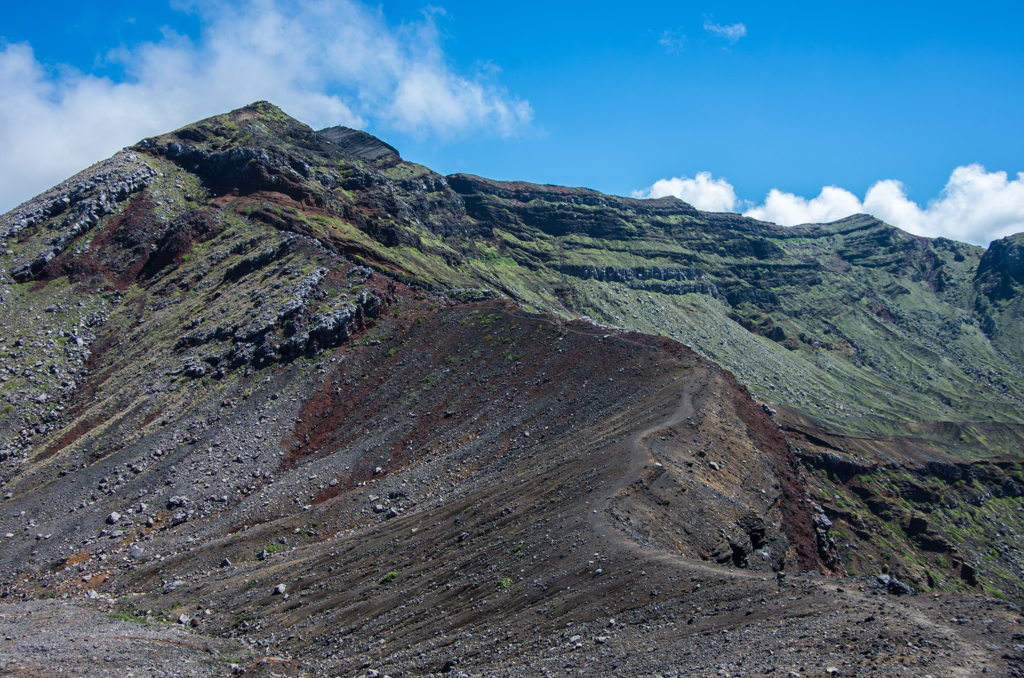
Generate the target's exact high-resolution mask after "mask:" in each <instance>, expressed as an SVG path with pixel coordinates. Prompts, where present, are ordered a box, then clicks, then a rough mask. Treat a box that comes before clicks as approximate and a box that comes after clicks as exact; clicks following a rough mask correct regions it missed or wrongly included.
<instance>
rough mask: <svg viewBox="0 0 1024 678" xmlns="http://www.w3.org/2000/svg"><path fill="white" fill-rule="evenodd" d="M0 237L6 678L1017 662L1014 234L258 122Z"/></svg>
mask: <svg viewBox="0 0 1024 678" xmlns="http://www.w3.org/2000/svg"><path fill="white" fill-rule="evenodd" d="M0 237H2V246H0V251H2V252H3V255H2V257H0V267H2V268H3V269H4V271H5V274H4V275H2V276H0V298H2V302H0V315H2V318H0V320H2V330H0V333H2V335H3V336H2V337H0V345H2V347H0V360H2V363H0V398H2V400H3V403H2V407H3V409H2V413H0V483H2V485H3V487H2V488H0V491H2V492H3V495H4V498H3V503H2V505H0V506H2V509H3V512H2V514H0V535H2V536H3V540H4V548H3V549H2V550H0V595H2V596H3V600H4V602H5V603H6V607H5V608H4V607H0V615H2V618H0V624H3V625H4V628H5V633H4V634H3V637H4V641H3V642H4V645H3V648H4V651H3V653H0V654H2V655H3V657H5V659H3V660H0V661H3V662H5V663H4V664H3V668H4V670H6V671H8V672H14V673H16V672H24V673H28V674H32V675H49V674H50V673H52V674H53V675H57V674H59V673H61V671H65V672H66V671H71V672H74V671H80V670H82V669H81V668H80V665H79V664H76V663H75V662H76V661H78V659H76V658H77V657H80V656H83V654H82V651H83V650H88V648H87V647H86V646H87V645H88V644H89V642H90V641H89V640H88V638H89V635H88V629H89V628H90V627H91V626H92V625H95V624H100V625H101V626H102V628H104V629H107V630H105V631H104V634H105V635H104V636H103V638H104V640H102V641H98V642H94V643H93V646H92V651H93V652H94V653H100V648H101V645H102V648H103V649H102V653H103V654H104V659H106V661H105V662H102V663H98V662H97V663H94V664H93V665H92V667H91V670H92V672H93V673H94V674H95V675H107V674H109V675H124V674H125V672H126V671H129V670H130V671H134V672H136V673H137V674H145V675H161V674H175V675H183V674H188V675H217V674H218V673H224V672H228V671H231V670H237V671H241V670H245V671H247V672H248V673H250V674H255V675H270V674H275V673H276V674H278V675H280V674H286V675H339V674H341V675H360V674H363V673H367V672H369V671H381V672H382V673H383V672H385V671H388V672H391V675H406V674H417V675H422V674H425V673H451V672H452V671H455V672H457V673H461V672H465V673H467V674H477V673H480V672H482V671H483V672H487V673H488V675H522V674H523V673H524V672H526V673H529V674H536V673H546V672H548V671H565V672H567V673H573V672H577V671H579V672H583V673H586V672H591V673H593V672H594V671H598V672H600V673H604V674H612V673H615V672H620V673H624V674H630V675H645V674H650V675H653V674H655V673H661V674H668V672H670V671H675V672H681V674H686V673H694V672H697V673H700V672H709V671H712V670H714V671H716V672H719V673H720V674H721V675H725V674H730V675H742V674H745V673H750V674H758V673H761V672H770V671H772V670H778V671H782V670H786V671H797V672H804V671H806V672H809V673H810V674H811V675H814V674H815V673H822V674H823V673H824V672H825V670H826V669H828V668H833V669H836V671H834V672H832V673H835V672H839V673H841V674H846V673H849V674H850V675H853V674H854V673H856V672H858V671H859V670H862V669H863V667H864V666H865V664H867V665H870V666H871V667H872V668H873V669H874V670H876V671H877V672H880V673H885V672H891V673H893V674H894V675H895V674H897V673H899V672H900V671H901V670H903V669H904V668H909V667H915V668H914V670H915V671H917V672H919V673H924V672H926V671H928V672H932V673H937V674H946V673H949V674H950V675H958V672H963V671H967V670H968V669H971V668H977V667H979V666H982V665H983V664H985V665H991V666H994V667H999V668H1000V669H1001V670H1007V671H1010V670H1017V668H1018V664H1017V662H1018V661H1019V660H1018V659H1017V657H1018V655H1019V653H1020V650H1022V649H1024V648H1019V649H1018V648H1015V647H1014V645H1015V642H1019V639H1017V638H1015V634H1016V635H1020V634H1019V633H1017V631H1016V626H1017V625H1018V623H1019V622H1020V615H1019V610H1018V608H1017V607H1016V606H1015V604H1013V603H1008V602H1001V601H1000V600H999V599H1000V598H1002V599H1004V600H1006V599H1008V598H1010V599H1016V598H1017V597H1018V596H1019V595H1020V591H1021V589H1020V585H1021V579H1022V577H1024V569H1022V567H1024V562H1022V561H1021V560H1020V556H1019V552H1018V550H1017V545H1016V535H1017V534H1018V532H1019V531H1021V530H1024V524H1021V519H1020V518H1019V516H1020V509H1021V503H1020V497H1021V494H1022V493H1024V475H1022V472H1021V468H1020V465H1019V459H1020V455H1019V449H1020V445H1021V440H1022V439H1024V422H1022V421H1021V420H1020V419H1021V417H1022V416H1024V415H1022V412H1024V410H1022V409H1021V407H1020V403H1021V401H1020V398H1021V395H1022V394H1021V383H1022V382H1021V381H1020V380H1019V379H1018V378H1017V377H1018V376H1019V374H1020V365H1021V364H1022V363H1021V360H1022V354H1021V349H1020V344H1019V336H1020V333H1019V331H1018V329H1017V328H1019V324H1020V322H1021V317H1022V309H1021V308H1020V299H1021V298H1022V297H1021V294H1020V287H1019V286H1020V285H1022V284H1024V279H1022V278H1021V275H1020V273H1021V272H1020V270H1018V269H1020V268H1021V267H1020V261H1021V256H1020V249H1021V247H1020V243H1019V237H1017V236H1014V237H1012V238H1008V239H1006V240H1004V241H999V242H997V243H994V244H993V245H992V247H991V248H990V249H989V250H987V251H985V250H981V249H979V248H974V247H971V246H968V245H964V244H961V243H954V242H951V241H943V240H928V239H924V238H916V237H913V236H909V235H907V234H904V233H902V232H900V231H898V230H896V229H893V228H892V227H889V226H887V225H885V224H882V223H881V222H878V221H876V220H873V219H871V218H868V217H855V218H851V219H847V220H844V221H842V222H837V223H835V224H828V225H820V226H807V227H800V228H794V229H787V228H781V227H778V226H775V225H772V224H766V223H762V222H755V221H752V220H749V219H744V218H742V217H738V216H736V215H723V214H708V213H702V212H699V211H697V210H695V209H693V208H692V207H691V206H689V205H687V204H686V203H683V202H681V201H678V200H674V199H667V200H655V201H642V200H632V199H626V198H618V197H614V196H605V195H602V194H599V193H596V192H593V191H588V190H585V189H569V188H562V187H555V186H536V185H532V184H524V183H505V182H493V181H488V180H485V179H481V178H479V177H473V176H469V175H455V176H450V177H442V176H439V175H437V174H435V173H433V172H431V171H430V170H428V169H426V168H424V167H421V166H418V165H415V164H413V163H409V162H407V161H404V160H402V159H401V157H400V155H399V153H398V151H397V150H396V149H394V148H392V147H390V146H388V145H387V144H384V143H383V142H381V141H380V140H377V139H375V138H374V137H372V136H370V135H367V134H365V133H363V132H359V131H357V130H349V129H347V128H330V129H328V130H322V131H320V132H315V131H313V130H311V129H310V128H308V127H306V126H305V125H302V124H301V123H299V122H297V121H295V120H293V119H291V118H289V117H288V116H286V115H285V114H284V113H282V112H281V111H280V110H279V109H277V108H275V107H273V106H271V105H269V104H266V103H257V104H253V105H252V106H249V107H246V108H243V109H239V110H237V111H233V112H231V113H229V114H225V115H222V116H217V117H215V118H211V119H208V120H204V121H200V122H198V123H195V124H193V125H189V126H187V127H185V128H182V129H181V130H177V131H176V132H173V133H170V134H167V135H163V136H160V137H156V138H153V139H146V140H144V141H142V142H140V143H139V144H137V145H136V146H135V147H133V148H131V149H127V150H125V151H122V152H121V153H119V154H117V155H116V156H114V157H113V158H111V159H110V160H108V161H105V162H103V163H99V164H98V165H96V166H94V167H92V168H90V169H88V170H86V171H85V172H83V173H81V174H79V175H77V176H76V177H73V178H72V179H70V180H68V181H67V182H65V183H64V184H61V185H59V186H57V187H55V188H54V189H51V190H50V191H48V192H47V193H45V194H43V195H42V196H39V197H38V198H36V199H34V200H32V201H29V202H28V203H26V204H24V205H22V206H20V207H19V208H17V209H16V210H13V211H12V212H10V213H8V214H7V215H4V216H3V217H2V219H0ZM581 318H583V319H581ZM636 330H640V331H636ZM657 335H661V336H657ZM708 358H711V359H713V360H714V361H715V362H712V361H711V360H709V359H708ZM716 363H717V364H716ZM723 368H725V369H723ZM778 572H788V573H789V577H788V578H781V579H777V578H776V573H778ZM796 572H803V573H813V574H805V575H801V576H800V577H799V578H794V575H795V573H796ZM821 575H829V576H831V577H842V576H844V575H845V576H849V577H854V579H852V580H851V581H849V582H843V581H841V580H840V581H838V588H837V580H835V579H825V578H823V577H822V576H821ZM876 576H882V577H886V578H889V577H891V578H892V579H891V580H888V579H887V580H885V581H883V580H880V579H876V578H875V577H876ZM909 591H914V592H918V593H920V592H928V593H929V595H928V597H927V599H926V598H925V597H924V596H915V597H914V598H912V599H909V598H906V597H896V594H902V593H906V592H909ZM975 592H977V593H983V594H986V595H987V596H989V598H975V597H974V596H973V594H974V593H975ZM879 596H881V597H879ZM935 596H938V597H935ZM4 609H6V610H7V612H4V611H3V610H4ZM954 611H955V620H953V621H951V619H954V618H953V614H954ZM111 613H114V614H115V615H116V616H115V617H113V618H112V617H106V616H103V615H106V614H111ZM809 615H813V617H809ZM964 619H967V621H963V620H964ZM971 619H974V620H975V621H973V622H972V621H971ZM982 620H984V621H982ZM161 622H166V623H167V625H165V624H162V623H161ZM118 624H121V625H129V626H131V625H134V626H131V628H132V629H133V631H132V632H130V633H128V632H124V633H121V634H120V635H118V634H119V633H120V632H118V631H117V628H118V627H117V625H118ZM33 625H35V626H33ZM182 626H184V629H181V628H180V627H182ZM57 627H65V628H69V629H73V631H72V632H69V633H68V634H65V636H66V637H58V638H55V639H54V641H53V642H52V643H48V642H42V645H40V643H39V642H37V640H36V637H35V634H37V633H39V632H40V629H42V631H44V632H47V633H49V632H50V631H52V629H55V628H57ZM175 627H178V628H175ZM126 628H127V627H126ZM185 629H187V630H188V632H187V633H186V631H185ZM851 629H856V631H851ZM183 634H184V635H183ZM197 634H198V635H197ZM108 636H109V639H108ZM203 637H205V638H209V639H210V641H209V642H208V643H207V644H205V645H203V644H202V643H201V642H199V640H197V639H201V638H203ZM117 638H123V639H124V640H122V641H119V640H117ZM214 639H215V642H214ZM161 644H166V645H167V646H173V647H174V648H175V650H174V651H173V652H170V651H169V652H168V653H165V654H161V653H159V652H158V653H157V657H156V659H155V660H154V661H149V662H148V663H141V664H138V665H133V664H132V662H133V661H135V659H134V657H135V655H134V654H133V652H136V651H137V649H136V650H132V648H148V647H157V646H160V645H161ZM40 647H42V648H43V649H40ZM807 653H811V654H813V655H814V656H815V659H814V660H813V661H812V660H810V659H809V658H808V656H806V655H807ZM48 657H49V658H50V659H52V661H47V658H48ZM108 657H109V658H108ZM93 661H94V662H95V660H93ZM169 661H173V662H176V663H178V665H179V666H180V667H183V668H181V670H180V671H179V672H178V673H175V671H174V670H173V668H172V667H173V664H169V663H168V662H169ZM230 664H235V665H237V669H232V668H231V667H230V666H229V665H230ZM75 667H79V668H75ZM97 667H99V668H97Z"/></svg>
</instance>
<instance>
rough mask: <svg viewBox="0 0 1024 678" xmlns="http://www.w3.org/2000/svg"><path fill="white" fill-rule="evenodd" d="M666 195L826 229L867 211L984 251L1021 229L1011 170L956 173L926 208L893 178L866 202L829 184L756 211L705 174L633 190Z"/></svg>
mask: <svg viewBox="0 0 1024 678" xmlns="http://www.w3.org/2000/svg"><path fill="white" fill-rule="evenodd" d="M666 195H674V196H676V197H678V198H681V199H683V200H686V201H687V202H689V203H691V204H692V205H694V206H695V207H697V208H698V209H702V210H706V211H736V210H739V209H741V208H742V207H746V210H745V211H744V212H743V213H744V215H746V216H748V217H753V218H755V219H761V220H763V221H771V222H774V223H777V224H780V225H782V226H796V225H798V224H815V223H827V222H830V221H836V220H838V219H842V218H844V217H848V216H851V215H853V214H863V213H866V214H871V215H873V216H875V217H877V218H878V219H881V220H882V221H885V222H886V223H889V224H892V225H893V226H896V227H898V228H901V229H903V230H904V231H907V232H908V233H913V234H915V235H923V236H927V237H929V238H937V237H945V238H951V239H953V240H960V241H962V242H969V243H974V244H976V245H981V246H988V244H989V243H990V242H991V241H993V240H996V239H998V238H1004V237H1006V236H1008V235H1012V234H1014V233H1020V232H1022V231H1024V172H1021V173H1018V174H1017V178H1016V179H1010V178H1009V177H1008V176H1007V173H1006V172H988V171H986V170H985V168H984V167H982V166H981V165H979V164H973V165H966V166H963V167H957V168H956V169H955V170H953V173H952V174H951V175H950V177H949V181H948V182H946V186H945V188H943V189H942V192H941V193H940V194H939V196H938V197H937V198H935V199H934V200H931V201H929V202H928V204H927V205H926V206H925V207H924V208H922V207H921V206H920V205H918V204H917V203H916V202H914V201H912V200H910V199H909V198H907V194H906V191H905V189H904V187H903V184H902V183H900V182H899V181H895V180H893V179H886V180H883V181H878V182H875V183H874V184H873V185H872V186H871V187H870V188H869V189H868V191H867V193H866V194H865V196H864V200H863V201H861V200H860V199H859V198H858V197H857V196H856V195H854V194H853V193H851V192H850V191H847V190H846V189H843V188H839V187H838V186H825V187H824V188H822V189H821V193H819V194H818V196H817V197H815V198H811V199H807V198H804V197H802V196H799V195H795V194H793V193H786V192H784V191H780V190H779V189H777V188H773V189H772V190H771V191H769V193H768V195H767V197H766V198H765V200H764V202H763V203H762V204H760V205H754V204H753V203H751V202H749V201H741V200H739V199H738V198H737V197H736V192H735V190H734V189H733V186H732V185H731V184H730V183H729V182H728V181H726V180H725V179H724V178H719V179H713V178H712V176H711V174H710V173H708V172H699V173H698V174H697V176H696V178H694V179H687V178H686V177H681V178H677V179H661V180H660V181H657V182H655V183H654V184H653V185H652V186H651V187H650V188H647V189H644V190H642V191H633V197H635V198H660V197H662V196H666Z"/></svg>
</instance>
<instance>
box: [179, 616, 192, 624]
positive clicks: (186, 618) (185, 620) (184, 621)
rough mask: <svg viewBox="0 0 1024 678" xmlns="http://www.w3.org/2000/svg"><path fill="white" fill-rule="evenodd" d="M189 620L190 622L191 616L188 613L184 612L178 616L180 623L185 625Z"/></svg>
mask: <svg viewBox="0 0 1024 678" xmlns="http://www.w3.org/2000/svg"><path fill="white" fill-rule="evenodd" d="M188 622H189V618H188V615H187V614H183V615H181V616H180V617H178V623H179V624H181V625H183V626H184V625H187V624H188Z"/></svg>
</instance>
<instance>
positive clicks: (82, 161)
mask: <svg viewBox="0 0 1024 678" xmlns="http://www.w3.org/2000/svg"><path fill="white" fill-rule="evenodd" d="M192 9H194V10H195V11H197V12H198V13H199V14H200V15H201V17H202V19H203V21H202V24H203V26H204V28H203V30H202V33H201V35H200V37H199V38H198V39H197V40H196V41H192V40H190V39H189V38H187V37H183V36H179V35H176V34H174V33H173V32H167V33H166V34H165V36H164V37H163V39H162V40H160V41H158V42H154V43H146V44H142V45H137V46H134V47H130V48H121V49H118V50H113V51H111V52H110V53H109V54H108V55H107V59H108V60H109V61H111V62H115V63H119V64H120V65H122V66H123V68H124V72H125V74H126V77H125V79H124V81H122V82H118V81H114V80H111V79H109V78H105V77H96V76H93V75H90V74H88V73H82V72H79V71H77V70H75V69H73V68H71V67H69V66H66V65H61V66H58V67H55V68H51V67H48V66H46V65H44V64H43V63H41V62H40V60H39V59H37V58H36V55H35V54H34V53H33V51H32V49H31V46H30V45H28V44H9V43H2V42H0V212H2V211H6V210H7V209H9V208H11V207H13V206H14V205H15V204H17V203H18V202H20V201H21V200H25V199H27V198H29V197H31V196H32V195H34V194H36V193H38V192H40V191H42V190H45V189H46V188H48V187H49V186H51V185H53V184H55V183H57V182H58V181H60V180H62V179H64V178H66V177H67V176H69V175H71V174H73V173H74V172H77V171H78V170H81V169H82V168H84V167H86V166H87V165H89V164H90V163H92V162H95V161H97V160H99V159H102V158H104V157H106V156H109V155H111V154H112V153H114V152H115V151H117V149H119V148H121V147H123V146H126V145H129V144H132V143H134V142H136V141H138V140H139V139H141V138H143V137H145V136H149V135H153V134H157V133H160V132H165V131H167V130H169V129H173V128H175V127H179V126H181V125H184V124H187V123H189V122H192V121H193V120H196V119H199V118H202V117H205V116H209V115H214V114H217V113H222V112H224V111H227V110H230V109H232V108H236V107H238V106H242V105H245V104H247V103H250V102H252V101H256V100H259V99H266V100H269V101H272V102H273V103H275V104H277V105H279V106H281V107H282V108H283V109H284V110H285V111H286V112H288V113H290V114H291V115H294V116H295V117H297V118H299V119H300V120H303V121H304V122H307V123H309V124H311V125H312V126H314V127H325V126H328V125H338V124H341V125H350V126H360V127H363V126H366V125H367V124H368V121H372V122H374V123H376V125H377V126H378V127H380V128H385V129H392V130H397V131H401V132H405V133H409V134H412V135H414V136H418V137H426V136H437V137H440V138H442V139H444V138H452V137H458V136H464V135H467V134H473V133H484V134H497V135H500V136H510V135H513V134H515V133H516V132H517V131H519V130H521V129H523V128H524V127H525V126H527V125H528V124H529V122H530V120H531V119H532V117H533V112H532V110H531V108H530V105H529V103H528V102H526V101H522V100H520V99H518V98H516V97H515V96H513V95H510V94H509V93H508V92H507V91H505V90H504V89H503V88H501V87H499V86H498V85H496V84H494V83H492V82H491V81H490V80H489V79H488V77H487V76H486V75H485V74H478V75H473V76H469V75H463V74H459V73H457V72H455V71H454V70H453V69H452V68H451V66H450V65H449V64H448V61H447V58H446V56H445V53H444V50H443V49H442V45H441V39H440V37H439V35H438V30H437V28H436V26H435V24H434V20H433V16H434V13H436V11H435V12H428V13H425V14H424V18H423V19H422V20H421V21H419V22H415V23H411V24H405V25H402V26H398V27H394V26H390V25H389V24H388V23H387V21H386V20H385V18H384V17H383V15H382V14H381V13H380V11H379V10H376V9H371V8H368V7H366V6H364V5H362V4H360V3H359V2H356V1H355V0H332V1H328V0H259V1H257V2H251V3H223V2H214V1H212V0H211V1H210V2H202V3H198V4H195V5H193V6H192Z"/></svg>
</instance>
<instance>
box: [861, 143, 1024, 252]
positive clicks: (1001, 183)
mask: <svg viewBox="0 0 1024 678" xmlns="http://www.w3.org/2000/svg"><path fill="white" fill-rule="evenodd" d="M863 211H865V212H868V213H870V214H873V215H875V216H876V217H878V218H879V219H882V220H883V221H886V222H888V223H890V224H893V225H894V226H899V227H900V228H902V229H903V230H905V231H909V232H910V233H914V234H916V235H925V236H928V237H931V238H934V237H938V236H943V237H946V238H952V239H954V240H962V241H965V242H971V243H975V244H977V245H984V246H987V245H988V243H990V242H991V241H993V240H996V239H999V238H1005V237H1006V236H1008V235H1012V234H1014V233H1020V232H1021V231H1024V172H1019V173H1018V174H1017V178H1016V179H1012V180H1011V179H1010V178H1009V177H1008V176H1007V174H1006V172H987V171H985V168H984V167H982V166H981V165H979V164H977V163H975V164H973V165H967V166H965V167H957V168H956V169H955V170H953V174H952V175H950V177H949V181H948V182H946V186H945V188H943V189H942V193H941V194H940V195H939V197H938V198H936V199H935V200H932V201H930V202H929V203H928V206H927V207H925V208H924V209H921V208H920V207H919V206H918V205H917V203H915V202H913V201H911V200H909V199H908V198H907V196H906V192H905V191H904V190H903V185H902V184H901V183H900V182H898V181H893V180H887V181H879V182H878V183H876V184H875V185H874V186H872V187H871V188H870V189H868V192H867V195H865V196H864V210H863Z"/></svg>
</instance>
